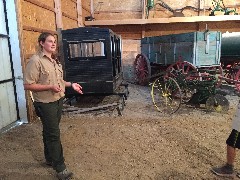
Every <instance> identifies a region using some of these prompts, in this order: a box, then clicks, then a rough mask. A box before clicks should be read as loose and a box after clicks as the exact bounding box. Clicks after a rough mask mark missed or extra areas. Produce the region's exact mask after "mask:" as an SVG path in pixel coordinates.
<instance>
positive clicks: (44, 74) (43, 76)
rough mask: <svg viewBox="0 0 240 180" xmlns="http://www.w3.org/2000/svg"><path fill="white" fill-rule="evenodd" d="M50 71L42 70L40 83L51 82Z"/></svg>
mask: <svg viewBox="0 0 240 180" xmlns="http://www.w3.org/2000/svg"><path fill="white" fill-rule="evenodd" d="M50 74H51V72H50V71H47V70H45V69H44V70H42V71H41V73H40V77H39V83H40V84H50Z"/></svg>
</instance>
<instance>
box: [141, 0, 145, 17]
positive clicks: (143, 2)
mask: <svg viewBox="0 0 240 180" xmlns="http://www.w3.org/2000/svg"><path fill="white" fill-rule="evenodd" d="M145 7H146V0H142V19H145V17H146V8H145Z"/></svg>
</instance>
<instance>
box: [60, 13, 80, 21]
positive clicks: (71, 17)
mask: <svg viewBox="0 0 240 180" xmlns="http://www.w3.org/2000/svg"><path fill="white" fill-rule="evenodd" d="M62 15H63V16H65V17H67V18H69V19H72V20H75V21H78V18H76V17H73V16H71V15H68V14H67V13H65V12H62Z"/></svg>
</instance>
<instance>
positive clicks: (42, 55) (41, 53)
mask: <svg viewBox="0 0 240 180" xmlns="http://www.w3.org/2000/svg"><path fill="white" fill-rule="evenodd" d="M39 56H40V58H43V57H45V58H47V59H48V60H49V61H51V62H54V60H52V59H50V58H49V57H48V56H47V55H46V54H45V53H44V52H43V51H40V52H39Z"/></svg>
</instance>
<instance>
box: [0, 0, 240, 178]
mask: <svg viewBox="0 0 240 180" xmlns="http://www.w3.org/2000/svg"><path fill="white" fill-rule="evenodd" d="M239 13H240V1H239V0H181V1H176V0H141V1H139V0H121V1H116V0H14V1H11V0H3V1H2V2H0V45H1V46H0V60H1V61H0V65H1V68H2V67H3V68H2V70H1V71H0V100H1V101H0V133H1V134H0V144H2V145H1V147H0V155H1V156H0V166H1V168H0V179H11V180H12V179H13V180H15V179H30V180H31V179H46V180H48V179H52V178H53V176H54V171H53V170H52V169H49V168H48V169H47V168H46V167H45V166H43V165H42V162H43V161H44V159H43V155H42V151H43V146H42V139H41V136H40V134H41V123H40V121H39V120H38V117H37V116H36V113H35V110H34V107H33V101H32V98H31V93H30V92H29V91H25V90H24V89H23V74H24V72H25V68H26V65H27V63H28V62H29V59H30V57H31V56H32V55H33V54H34V53H35V52H36V50H37V48H38V43H37V38H38V36H39V35H40V34H41V33H42V32H50V33H52V34H54V36H55V37H56V39H57V44H58V55H59V59H60V60H61V63H63V64H65V65H66V63H65V60H66V58H69V57H71V59H72V61H71V62H70V64H71V63H72V62H77V61H78V60H79V59H78V58H79V55H78V54H77V51H75V50H76V49H77V48H78V47H79V46H78V45H77V43H79V42H80V43H83V44H84V43H86V42H88V43H90V44H94V45H96V47H100V48H98V49H97V51H96V52H91V53H90V54H94V56H95V54H98V55H99V57H97V59H98V60H99V58H100V57H103V55H104V58H106V60H112V61H113V60H116V62H117V63H116V64H114V65H113V67H115V68H116V69H114V68H113V67H112V64H111V63H109V62H108V63H106V61H105V59H101V60H100V61H98V66H99V67H100V68H101V69H100V70H99V71H94V73H92V74H91V76H89V79H90V80H92V79H94V78H95V77H97V76H99V75H100V74H101V73H102V74H103V75H104V77H105V76H106V75H108V79H107V81H106V80H105V81H106V84H102V83H101V82H99V84H97V83H96V84H94V85H95V86H94V89H95V90H96V91H98V92H100V93H106V92H102V90H103V89H104V88H106V87H107V93H108V94H113V92H112V88H115V86H116V85H117V86H119V83H118V80H119V78H118V76H117V75H121V77H122V78H123V80H124V83H126V84H124V83H123V84H121V85H122V86H123V87H125V88H126V87H127V86H128V84H129V85H130V88H129V89H127V92H125V91H124V92H123V93H122V92H121V93H117V95H120V97H123V98H121V99H120V101H119V99H118V100H117V102H118V103H116V102H115V99H114V98H115V97H114V98H113V99H108V98H106V99H102V97H96V96H94V97H93V98H92V97H90V98H91V100H90V99H88V98H86V99H85V101H84V100H83V98H81V97H79V98H76V99H75V100H77V101H79V102H81V103H86V102H92V103H93V104H94V103H99V102H102V101H106V102H107V105H105V106H102V107H103V109H101V110H99V111H95V110H98V108H95V107H87V108H86V109H87V111H88V110H89V111H91V112H93V113H89V114H88V113H86V114H85V113H84V112H85V110H84V109H81V106H82V104H80V105H79V104H78V105H79V107H77V106H72V105H76V104H74V103H76V102H75V101H71V100H72V99H71V98H72V97H71V96H72V94H71V93H72V92H69V94H68V95H69V96H70V97H69V99H68V100H70V101H68V100H67V101H66V102H68V103H69V104H67V106H66V107H65V109H64V110H63V111H64V112H63V119H62V122H61V131H62V132H63V133H62V141H63V145H64V150H65V151H64V152H65V157H66V162H67V164H68V165H69V167H70V169H72V170H73V171H74V173H75V175H76V176H75V178H76V179H84V180H85V179H86V180H96V179H97V180H98V179H99V180H101V179H103V180H112V179H120V180H121V179H139V180H147V179H154V180H160V179H182V180H185V179H217V178H216V176H215V175H214V174H212V173H211V172H210V171H209V169H211V167H212V166H216V165H220V164H223V163H224V162H225V153H226V152H225V145H226V144H224V142H225V140H226V137H227V135H228V133H229V132H230V130H231V122H232V119H233V116H234V114H235V112H236V109H237V104H238V99H239V94H240V93H239V89H238V88H239V86H238V83H239V78H240V71H239V66H238V61H239V60H240V50H239V42H240V41H239V39H240V34H239V33H240V15H239ZM2 24H3V25H2ZM5 26H6V27H5ZM82 28H83V29H82ZM95 28H97V29H101V31H102V30H103V31H104V35H105V36H104V38H105V39H104V40H109V41H103V38H101V37H97V36H96V35H97V33H92V34H93V36H91V34H90V35H89V37H90V39H91V37H94V38H95V37H97V38H95V39H93V40H91V41H86V39H85V40H83V39H84V38H86V36H84V35H85V34H84V33H89V32H92V30H93V31H94V30H95ZM73 32H74V33H77V34H78V32H80V33H79V34H80V35H82V34H84V35H83V37H81V38H83V39H81V40H80V39H77V38H76V37H78V36H80V35H79V34H78V35H76V36H74V37H73V36H71V33H72V34H74V33H73ZM97 32H98V31H97ZM68 33H70V35H69V34H68ZM81 33H82V34H81ZM198 33H199V34H200V35H199V39H194V38H192V37H197V35H196V34H198ZM179 34H186V37H189V39H191V43H192V44H191V45H190V47H191V48H192V49H193V50H194V51H196V52H197V51H198V50H199V47H204V49H203V52H201V53H205V54H208V53H209V52H211V53H212V54H211V57H214V58H213V60H214V62H213V63H212V65H214V67H222V68H225V69H223V70H222V73H224V74H223V77H222V79H223V80H225V82H224V86H221V87H220V85H219V84H218V83H222V80H221V81H220V82H219V81H216V77H215V75H214V76H211V78H209V76H208V75H209V74H208V72H206V70H205V69H203V70H202V71H203V72H200V71H197V72H196V74H198V75H199V74H200V75H199V76H198V77H197V78H198V79H197V81H190V83H189V84H188V85H189V87H191V88H192V89H191V88H190V90H189V91H188V90H187V91H186V97H184V98H183V99H182V101H181V102H180V101H178V102H177V103H178V104H177V105H176V108H170V115H169V114H167V115H166V114H163V113H162V112H161V111H160V112H159V108H160V105H161V104H163V103H160V105H159V104H157V100H158V99H157V98H156V97H155V95H156V94H154V92H155V90H156V91H159V88H158V86H159V84H161V83H162V81H161V82H160V81H158V79H157V80H155V81H153V82H150V84H149V81H145V80H146V79H147V80H148V79H150V76H152V74H151V73H152V72H153V70H156V69H153V66H152V67H150V68H151V70H150V69H149V66H147V67H144V68H145V69H144V70H143V71H142V72H143V73H145V72H146V71H148V73H145V74H144V77H143V79H138V78H136V75H137V74H136V62H137V61H138V60H144V63H145V64H146V65H150V63H149V60H151V57H153V59H154V60H157V59H158V57H160V55H159V53H155V54H151V51H150V50H151V48H152V46H151V48H149V47H150V45H149V42H152V45H153V46H154V42H156V41H155V39H154V37H157V39H161V38H163V39H164V38H165V37H171V38H173V40H174V43H175V42H176V40H177V38H176V37H178V35H179ZM212 37H214V38H212ZM64 38H65V43H67V46H68V47H67V48H66V44H64V41H63V39H64ZM68 38H69V42H66V40H67V39H68ZM71 38H73V40H72V39H71ZM74 38H75V39H74ZM108 38H109V39H108ZM111 38H112V39H111ZM152 38H153V39H152ZM180 39H183V38H180ZM186 39H187V38H186ZM212 39H214V41H208V40H212ZM96 40H98V41H96ZM113 40H115V41H114V42H116V44H114V45H113V43H112V42H113ZM196 40H197V41H196ZM198 40H199V41H198ZM172 42H173V41H170V44H172ZM202 42H203V43H202ZM71 43H72V44H71ZM104 43H106V44H107V46H106V47H107V48H106V49H107V51H102V49H101V47H102V44H104ZM108 43H109V44H108ZM198 43H199V44H200V45H199V46H198ZM175 44H176V43H175ZM220 44H221V45H222V46H221V47H219V45H220ZM94 45H92V47H94ZM69 47H72V48H73V49H72V50H71V52H70V50H69V51H68V48H69ZM115 47H118V48H117V49H118V51H117V52H116V53H112V50H113V49H114V48H115ZM154 47H155V50H156V51H159V52H160V51H162V49H161V48H160V46H154ZM169 47H170V46H169ZM174 47H175V48H176V49H177V45H174ZM206 47H212V48H215V49H214V51H212V49H211V48H210V50H211V51H208V50H209V49H207V50H206V49H205V48H206ZM144 48H145V49H144ZM80 49H81V48H80ZM169 49H171V48H169ZM7 50H9V52H8V51H7ZM92 50H93V48H92V49H91V51H92ZM143 50H146V52H148V54H147V56H145V55H143ZM180 50H181V48H180ZM183 53H184V51H183ZM209 54H210V53H209ZM108 55H109V56H108ZM170 55H171V56H172V57H174V58H176V57H177V56H176V54H175V51H174V52H173V53H172V52H171V53H170ZM83 56H84V57H81V58H82V59H84V60H85V62H87V63H86V64H85V66H82V65H81V64H78V65H74V66H72V67H70V68H69V69H68V73H72V71H74V72H75V73H76V72H78V71H79V69H80V68H82V69H81V70H88V69H92V68H93V66H92V65H91V64H90V65H89V64H88V63H89V62H90V60H91V58H92V59H94V56H92V57H89V56H88V55H86V54H84V55H83ZM181 57H185V56H182V55H181ZM186 57H190V58H193V57H199V54H198V56H197V55H196V56H195V55H194V56H192V54H190V55H189V54H188V55H186ZM176 59H181V58H180V56H178V57H177V58H176ZM2 60H3V61H2ZM8 60H9V62H8V63H6V61H8ZM202 60H203V61H204V62H205V61H206V60H207V58H205V56H202ZM215 60H216V62H215ZM221 61H222V62H221ZM193 62H196V61H193ZM193 62H191V63H186V64H184V65H183V64H181V63H180V64H175V60H174V62H173V64H172V65H170V64H168V65H169V67H170V68H175V67H176V68H179V66H182V67H184V68H183V69H182V70H184V71H185V70H187V71H188V70H189V69H190V68H192V64H194V63H193ZM229 62H230V63H229ZM4 63H6V64H7V65H5V64H4ZM207 63H209V61H208V62H207ZM220 63H222V64H220ZM228 63H229V64H228ZM72 64H73V63H72ZM109 64H110V65H109ZM153 64H154V63H153ZM103 65H109V66H111V67H103ZM154 65H156V63H155V64H154ZM196 65H199V64H197V63H196ZM204 65H206V64H204ZM81 66H82V67H81ZM186 66H187V67H186ZM200 66H201V65H200ZM208 66H209V64H208ZM89 67H91V68H89ZM185 67H186V68H185ZM7 68H9V69H8V70H6V69H7ZM154 68H159V66H154ZM93 69H94V68H93ZM65 70H66V69H65ZM138 70H141V68H140V69H138ZM161 70H162V69H161V68H160V69H157V70H156V71H158V72H159V71H161ZM195 70H196V69H194V68H193V72H194V71H195ZM208 70H209V71H212V70H214V68H213V69H212V68H211V67H210V69H208ZM104 71H106V72H108V73H105V72H104ZM238 71H239V73H237V72H238ZM6 72H7V73H8V75H9V77H8V76H7V75H6V76H5V74H7V73H6ZM112 72H113V74H111V73H112ZM149 72H151V73H149ZM182 72H183V71H182ZM218 72H220V70H219V69H218ZM160 73H161V72H160ZM201 73H202V74H201ZM102 74H101V75H102ZM205 74H207V75H206V76H204V75H205ZM173 75H174V74H173ZM202 75H203V76H202ZM92 77H94V78H92ZM146 77H147V78H146ZM154 77H155V76H154ZM74 78H76V74H73V75H72V76H70V77H69V79H68V80H69V81H75V80H74ZM109 78H113V79H109ZM181 78H182V76H179V78H178V79H180V80H184V81H181V82H183V83H185V80H186V79H184V78H186V76H184V78H183V79H181ZM188 78H189V77H188ZM194 78H195V77H194ZM204 78H205V79H204ZM224 78H225V79H224ZM200 79H201V80H200ZM121 80H122V79H121ZM194 80H196V79H194ZM202 80H205V81H204V83H202ZM81 81H82V80H81ZM92 82H93V81H90V83H89V90H88V91H89V93H90V94H91V93H92V90H91V87H93V86H91V83H92ZM109 82H111V83H112V82H113V83H114V84H110V83H109ZM163 82H164V83H165V84H164V85H165V87H166V86H168V85H169V84H171V83H172V82H173V83H176V80H175V79H172V77H170V78H168V80H167V81H165V80H163ZM193 82H194V83H195V82H197V83H198V84H193ZM205 82H206V83H205ZM215 83H216V84H215ZM109 84H110V85H109ZM156 84H157V85H156ZM196 86H197V87H198V88H199V87H200V88H199V89H200V90H199V89H197V90H199V92H201V93H200V94H197V93H196ZM235 86H236V87H235ZM99 87H100V88H99ZM156 87H157V88H156ZM174 87H177V93H176V94H175V97H177V98H178V96H179V94H181V93H182V92H181V91H182V90H181V89H180V88H179V87H180V86H179V85H178V84H175V85H174ZM222 87H223V88H222ZM209 88H210V89H209ZM221 88H222V90H221V91H220V92H221V96H218V97H219V99H220V100H221V102H220V104H218V103H217V105H216V99H214V98H210V99H209V100H208V101H207V102H206V96H207V98H208V97H209V96H211V95H212V94H215V93H216V91H215V90H219V89H221ZM86 89H87V88H86ZM125 90H126V89H125ZM128 90H129V91H128ZM166 92H167V91H166ZM67 93H68V92H67ZM114 93H115V92H114ZM194 93H196V99H197V103H198V105H199V103H200V102H201V101H204V103H206V106H208V105H209V106H210V108H212V105H214V110H215V112H211V113H209V112H206V108H205V107H206V106H205V105H204V107H202V106H200V105H199V106H195V105H194V106H188V105H186V106H185V104H184V103H185V102H186V101H189V99H190V101H191V100H193V101H195V100H196V99H191V98H189V96H190V97H192V96H193V94H194ZM128 95H130V97H127V96H128ZM161 95H162V96H163V97H164V98H165V97H166V96H168V93H165V94H161ZM202 95H203V96H204V98H203V99H202V100H199V98H202ZM223 96H224V97H223ZM165 99H166V98H165ZM82 100H83V101H82ZM111 100H113V102H112V103H111V104H109V102H111ZM126 100H127V101H126ZM125 101H126V104H125ZM119 102H120V104H119ZM160 102H162V101H161V100H160ZM174 103H175V102H174ZM193 103H195V102H193ZM221 103H222V104H221ZM166 104H167V103H166ZM182 104H183V105H182ZM119 105H120V106H119ZM167 105H168V104H167ZM180 105H181V107H180ZM115 107H117V108H118V110H117V111H118V113H116V112H115V110H116V109H115ZM75 108H76V109H75ZM105 108H106V109H107V110H106V109H105ZM75 110H76V113H75V112H73V111H75ZM120 111H121V112H120ZM71 112H73V113H71ZM23 119H24V120H23ZM22 124H24V125H22ZM18 125H22V126H18ZM16 126H17V128H13V127H16ZM2 132H3V133H2ZM236 169H240V165H239V159H237V160H236Z"/></svg>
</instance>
